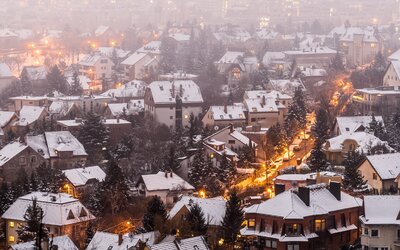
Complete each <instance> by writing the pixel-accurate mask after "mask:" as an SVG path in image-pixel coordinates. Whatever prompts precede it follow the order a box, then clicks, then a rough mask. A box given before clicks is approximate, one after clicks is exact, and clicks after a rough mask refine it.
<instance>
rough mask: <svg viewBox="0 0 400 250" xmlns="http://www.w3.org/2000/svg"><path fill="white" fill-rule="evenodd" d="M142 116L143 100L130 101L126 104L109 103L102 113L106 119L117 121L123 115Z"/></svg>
mask: <svg viewBox="0 0 400 250" xmlns="http://www.w3.org/2000/svg"><path fill="white" fill-rule="evenodd" d="M124 114H125V115H143V114H144V99H141V100H140V99H139V100H130V101H129V102H128V103H110V104H108V106H107V108H106V110H105V111H104V117H106V118H107V119H117V118H118V117H121V116H123V115H124Z"/></svg>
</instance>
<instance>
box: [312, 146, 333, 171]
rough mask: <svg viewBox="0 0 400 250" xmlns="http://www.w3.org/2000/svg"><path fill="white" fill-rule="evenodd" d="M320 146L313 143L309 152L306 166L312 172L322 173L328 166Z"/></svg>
mask: <svg viewBox="0 0 400 250" xmlns="http://www.w3.org/2000/svg"><path fill="white" fill-rule="evenodd" d="M321 146H322V145H321V144H320V143H318V142H315V144H314V148H313V149H312V151H311V154H310V157H309V158H308V159H307V165H308V166H309V167H310V169H311V171H312V172H316V171H323V170H326V168H327V167H328V166H329V164H328V162H327V161H326V156H325V154H324V152H322V148H321Z"/></svg>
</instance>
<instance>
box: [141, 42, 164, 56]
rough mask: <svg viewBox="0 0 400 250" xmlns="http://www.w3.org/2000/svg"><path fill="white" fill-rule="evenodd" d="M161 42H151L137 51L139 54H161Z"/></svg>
mask: <svg viewBox="0 0 400 250" xmlns="http://www.w3.org/2000/svg"><path fill="white" fill-rule="evenodd" d="M160 47H161V41H151V42H149V43H148V44H146V45H144V46H143V47H141V48H140V49H138V50H136V52H139V53H151V54H161V50H160Z"/></svg>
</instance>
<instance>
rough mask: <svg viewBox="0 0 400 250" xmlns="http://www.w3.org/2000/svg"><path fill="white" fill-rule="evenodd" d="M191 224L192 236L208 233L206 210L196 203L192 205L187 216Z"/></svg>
mask: <svg viewBox="0 0 400 250" xmlns="http://www.w3.org/2000/svg"><path fill="white" fill-rule="evenodd" d="M185 219H186V221H187V222H188V224H189V228H190V233H191V235H192V236H200V235H205V234H206V233H207V222H206V220H205V218H204V212H203V210H202V209H201V207H200V206H199V205H198V204H197V203H194V204H192V205H191V206H190V209H189V212H188V213H187V214H186V216H185Z"/></svg>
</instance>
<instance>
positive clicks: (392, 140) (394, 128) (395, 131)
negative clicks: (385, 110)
mask: <svg viewBox="0 0 400 250" xmlns="http://www.w3.org/2000/svg"><path fill="white" fill-rule="evenodd" d="M386 126H387V132H388V138H389V140H388V142H389V145H390V146H391V147H392V148H394V149H395V150H396V151H399V150H400V110H399V109H398V110H397V112H396V113H394V114H393V115H391V116H390V117H389V119H388V121H387V122H386Z"/></svg>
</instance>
